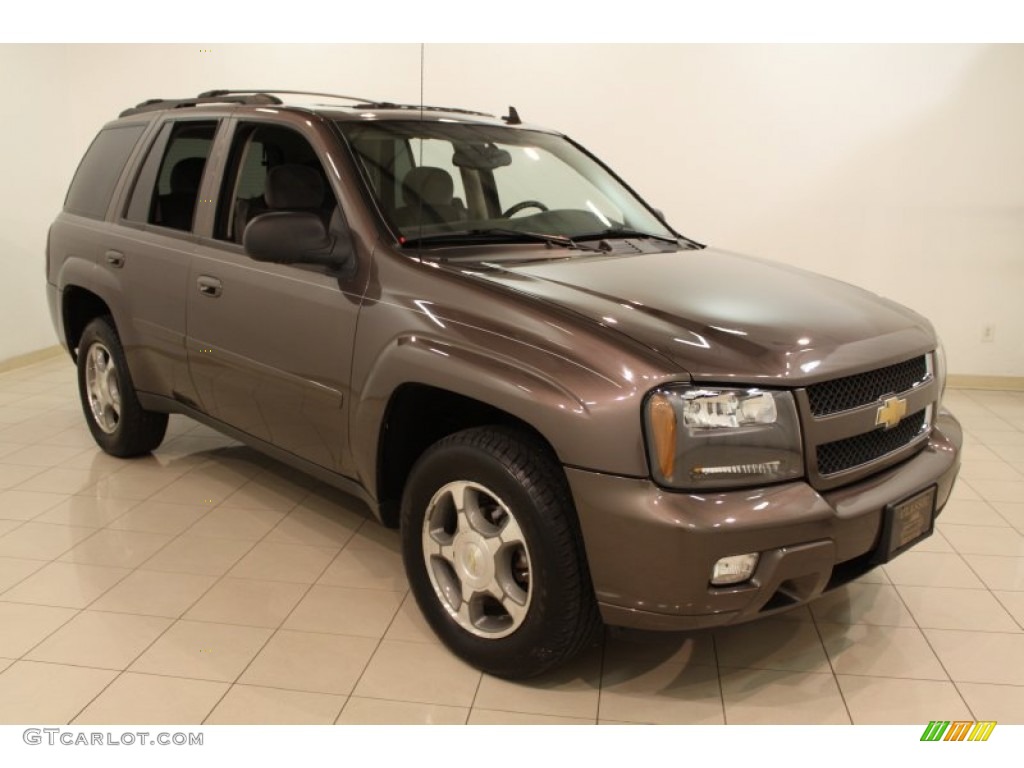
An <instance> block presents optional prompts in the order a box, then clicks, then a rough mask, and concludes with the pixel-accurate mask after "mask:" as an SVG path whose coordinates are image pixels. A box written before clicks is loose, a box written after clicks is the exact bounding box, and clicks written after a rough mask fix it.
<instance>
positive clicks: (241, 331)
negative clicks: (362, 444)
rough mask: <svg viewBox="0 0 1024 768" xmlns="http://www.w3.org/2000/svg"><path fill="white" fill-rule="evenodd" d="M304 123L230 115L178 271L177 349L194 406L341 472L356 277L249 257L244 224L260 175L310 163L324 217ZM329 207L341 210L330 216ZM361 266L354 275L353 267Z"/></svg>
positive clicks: (316, 155) (326, 182)
mask: <svg viewBox="0 0 1024 768" xmlns="http://www.w3.org/2000/svg"><path fill="white" fill-rule="evenodd" d="M304 123H305V121H298V120H296V121H295V122H294V123H293V124H284V123H283V122H276V121H272V120H268V121H265V122H264V121H256V120H237V121H233V125H232V127H231V131H230V136H229V137H228V136H227V135H226V137H225V153H224V159H225V161H224V171H223V174H222V178H221V182H220V184H219V187H218V195H217V204H216V209H215V211H211V212H210V216H209V218H210V220H209V222H208V227H209V229H208V230H207V231H206V232H205V233H204V234H205V235H206V236H205V237H203V238H202V240H201V241H200V243H199V245H198V248H197V250H196V256H195V258H194V260H193V262H192V269H191V272H190V274H189V277H188V301H187V306H188V356H189V363H190V369H191V372H192V376H193V380H194V381H195V383H196V387H197V389H198V393H199V399H200V402H201V405H202V408H203V410H205V411H206V412H207V413H209V414H210V415H211V416H213V417H214V418H216V419H218V420H220V421H222V422H225V423H226V424H229V425H230V426H232V427H235V428H236V429H239V430H241V431H243V432H245V433H247V434H249V435H252V436H254V437H257V438H259V439H261V440H264V441H266V442H268V443H271V444H273V445H274V446H276V447H278V448H282V449H284V450H286V451H288V452H290V453H292V454H294V455H296V456H299V457H301V458H303V459H306V460H307V461H311V462H313V463H315V464H317V465H320V466H322V467H326V468H328V469H331V470H333V471H335V472H342V473H343V474H349V472H346V469H347V467H346V466H345V457H346V455H347V449H346V446H347V440H348V435H347V422H348V393H349V379H350V372H351V359H352V343H353V339H354V336H355V329H356V318H357V315H358V311H359V302H360V297H361V289H360V284H361V283H362V284H365V273H364V277H363V279H362V280H359V279H352V280H350V281H346V280H342V279H340V278H339V277H338V276H337V275H335V274H332V273H331V272H330V270H328V269H326V268H323V267H315V266H305V265H292V266H289V265H280V264H268V263H265V262H256V261H254V260H253V259H251V258H250V257H249V256H248V255H247V254H246V253H245V250H244V248H243V247H242V244H241V243H242V234H243V232H244V229H245V224H246V223H247V222H248V221H249V220H251V219H252V218H253V217H255V216H258V215H260V214H261V213H266V212H267V211H269V210H270V206H269V203H268V200H267V198H266V196H265V194H264V193H265V192H266V180H267V175H268V173H269V172H270V170H271V169H272V168H274V167H275V166H279V165H290V166H297V165H301V166H307V167H308V168H312V169H315V170H316V172H317V174H319V176H320V177H321V181H322V183H323V195H322V198H320V199H319V200H318V202H317V203H316V204H315V206H312V207H313V208H314V210H315V211H316V212H318V213H319V214H320V215H321V216H322V217H323V218H324V219H325V221H329V220H330V218H331V216H332V215H333V214H334V212H335V211H336V209H337V204H336V193H335V191H334V189H333V187H332V181H331V179H330V177H329V176H328V174H327V173H326V171H325V167H330V168H332V169H333V167H334V166H333V164H328V165H326V166H325V164H324V162H323V157H321V153H320V152H317V151H315V150H314V148H313V147H314V143H315V142H314V135H313V134H311V133H309V132H306V131H304V130H303V124H304ZM338 215H340V213H339V214H338ZM360 272H364V271H363V270H360Z"/></svg>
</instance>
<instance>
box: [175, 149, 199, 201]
mask: <svg viewBox="0 0 1024 768" xmlns="http://www.w3.org/2000/svg"><path fill="white" fill-rule="evenodd" d="M205 165H206V158H205V157H186V158H185V159H184V160H179V161H178V162H177V163H175V164H174V167H173V168H171V192H175V193H178V194H188V195H194V194H195V193H196V192H198V191H199V182H200V181H202V178H203V167H204V166H205Z"/></svg>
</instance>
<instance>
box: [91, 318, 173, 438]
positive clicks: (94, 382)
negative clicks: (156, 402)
mask: <svg viewBox="0 0 1024 768" xmlns="http://www.w3.org/2000/svg"><path fill="white" fill-rule="evenodd" d="M78 393H79V396H80V397H81V399H82V410H83V411H84V412H85V421H86V423H87V424H88V425H89V431H90V432H92V436H93V439H95V440H96V443H97V445H99V447H100V448H102V449H103V450H104V451H105V452H107V453H109V454H110V455H111V456H118V457H120V458H130V457H132V456H140V455H142V454H145V453H149V452H150V451H152V450H154V449H155V448H156V447H157V446H158V445H160V443H161V442H163V439H164V435H165V434H166V432H167V414H166V413H155V412H153V411H147V410H145V409H144V408H143V407H142V406H141V405H140V404H139V399H138V397H137V396H136V394H135V388H134V386H133V385H132V378H131V374H130V373H129V371H128V362H127V360H126V359H125V356H124V349H123V347H122V346H121V340H120V338H118V335H117V331H116V330H114V325H113V322H112V321H111V319H110V318H109V317H98V318H96V319H95V320H93V321H92V322H90V323H89V324H88V325H87V326H86V327H85V330H84V331H83V332H82V338H81V339H80V340H79V343H78Z"/></svg>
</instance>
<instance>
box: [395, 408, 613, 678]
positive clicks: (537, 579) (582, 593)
mask: <svg viewBox="0 0 1024 768" xmlns="http://www.w3.org/2000/svg"><path fill="white" fill-rule="evenodd" d="M401 527H402V554H403V559H404V561H405V568H406V573H407V574H408V577H409V582H410V585H411V587H412V591H413V594H414V596H415V598H416V601H417V603H418V604H419V606H420V609H421V610H422V611H423V614H424V615H425V616H426V618H427V621H428V622H429V623H430V625H431V627H432V628H433V629H434V632H435V633H436V634H437V635H438V636H439V637H440V638H441V640H442V641H443V642H444V643H445V644H446V645H447V646H448V647H449V648H450V649H451V650H452V651H453V652H454V653H455V654H456V655H457V656H459V657H460V658H462V659H463V660H465V661H467V662H468V663H470V664H472V665H473V666H475V667H477V668H478V669H481V670H483V671H484V672H487V673H489V674H492V675H496V676H498V677H506V678H528V677H533V676H535V675H539V674H541V673H542V672H545V671H547V670H549V669H551V668H553V667H555V666H558V665H560V664H563V663H565V662H566V661H568V660H569V659H571V658H572V657H573V656H575V655H576V654H577V653H579V652H580V651H581V650H583V649H584V648H585V647H587V646H588V645H589V644H590V643H591V642H592V641H593V639H594V637H595V635H596V632H597V629H598V628H599V627H600V626H601V622H600V617H599V614H598V611H597V604H596V601H595V599H594V590H593V587H592V585H591V582H590V576H589V572H588V570H587V564H586V556H585V554H584V550H583V545H582V541H581V538H580V534H579V531H578V525H577V522H576V515H575V510H574V508H573V505H572V497H571V494H570V492H569V488H568V484H567V483H566V480H565V475H564V474H563V472H562V468H561V466H560V465H559V464H558V462H557V460H556V459H555V457H554V456H552V455H551V452H550V451H549V450H548V449H547V447H546V446H545V445H543V444H541V443H539V442H538V441H536V440H534V439H533V438H531V437H530V436H529V435H527V434H525V433H522V432H519V431H515V430H511V429H507V428H504V427H478V428H473V429H467V430H465V431H462V432H458V433H456V434H453V435H450V436H448V437H446V438H444V439H442V440H440V441H439V442H437V443H435V444H434V445H433V446H432V447H430V448H429V449H428V450H427V451H426V452H425V453H424V454H423V455H422V456H421V457H420V458H419V460H418V461H417V462H416V464H415V465H414V467H413V469H412V471H411V472H410V475H409V479H408V482H407V483H406V487H405V493H404V494H403V498H402V517H401Z"/></svg>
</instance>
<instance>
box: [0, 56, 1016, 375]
mask: <svg viewBox="0 0 1024 768" xmlns="http://www.w3.org/2000/svg"><path fill="white" fill-rule="evenodd" d="M204 47H210V48H212V52H211V53H204V52H200V48H199V46H198V45H197V46H179V45H174V46H171V45H159V46H156V45H154V46H106V45H96V46H66V47H60V46H48V47H35V48H32V47H27V48H26V47H12V46H0V64H3V65H4V66H3V67H2V69H0V73H2V74H0V78H2V79H0V85H3V90H0V93H3V94H4V96H5V98H4V101H3V105H2V106H0V109H4V110H5V112H4V116H5V117H8V116H9V115H11V114H12V113H13V114H15V115H24V114H26V112H27V113H28V114H31V115H32V119H31V120H30V121H28V122H22V123H20V124H19V123H17V122H15V123H14V127H13V130H14V132H15V135H16V136H18V137H20V139H19V141H24V140H26V139H30V138H32V137H40V139H42V140H36V141H33V142H31V143H30V144H29V145H30V146H32V145H35V146H38V148H39V151H38V153H35V154H31V155H30V154H28V153H25V152H24V145H22V147H21V148H20V149H19V150H18V154H17V155H12V156H11V157H8V155H11V154H12V151H11V149H10V146H9V145H8V142H3V144H4V145H6V146H0V169H3V173H2V174H0V202H2V205H0V216H2V217H3V218H2V222H3V228H2V229H0V242H2V243H3V245H4V246H5V248H4V253H3V255H2V256H0V360H3V359H4V358H5V357H9V356H11V355H15V354H18V353H20V352H24V351H29V350H31V349H37V348H39V347H42V346H46V345H47V344H49V343H52V338H53V337H52V333H51V331H50V329H49V325H48V319H47V318H46V314H45V309H44V308H43V305H42V303H41V301H42V290H41V282H40V281H41V271H42V263H41V258H42V256H41V254H42V247H43V238H44V237H45V228H46V225H47V224H48V223H49V221H50V219H52V216H53V214H54V213H55V212H56V211H57V209H58V208H59V207H60V203H61V200H62V199H63V195H64V191H65V189H66V185H67V181H68V180H69V179H70V176H71V174H72V173H73V171H74V166H75V163H76V162H77V160H78V157H79V156H80V154H81V152H82V151H83V150H84V148H85V146H86V145H87V144H88V142H89V141H90V140H91V138H92V136H93V134H94V133H95V131H96V129H97V128H98V127H99V126H100V125H101V124H102V123H103V122H105V121H106V120H109V119H111V118H112V117H113V116H114V115H116V113H117V112H118V111H120V110H121V109H123V108H124V107H126V106H128V105H130V104H134V103H135V102H138V101H141V100H143V99H145V98H150V97H153V96H165V97H173V96H180V95H190V94H195V93H198V92H199V91H201V90H206V89H209V88H216V87H253V86H270V87H274V86H276V87H283V88H287V87H291V88H297V89H307V90H319V89H323V90H329V91H341V92H351V93H356V94H359V95H367V96H373V97H377V98H382V99H395V100H402V101H409V102H415V101H417V100H418V98H419V88H420V71H419V54H420V52H419V47H418V46H415V45H388V46H352V45H344V46H314V45H300V46H289V45H273V46H217V45H214V46H204ZM8 81H11V82H10V83H8ZM1022 82H1024V46H937V45H929V46H850V45H847V46H766V45H760V46H703V45H686V46H676V45H671V46H669V45H628V46H614V45H558V46H554V45H553V46H544V45H428V46H427V48H426V69H425V100H426V101H427V103H435V104H445V105H451V106H465V107H469V108H477V109H482V110H484V111H491V112H495V113H499V114H503V113H504V111H505V109H506V108H507V105H508V104H510V103H511V104H515V105H516V107H517V108H518V109H519V112H520V114H521V115H522V116H523V118H524V120H526V121H528V122H529V121H533V122H536V123H539V124H542V125H548V126H551V127H556V128H559V129H561V130H564V131H565V132H567V133H569V134H570V135H571V136H573V137H574V138H576V139H577V140H579V141H581V142H582V143H583V144H585V145H586V146H588V147H589V148H590V149H592V150H594V151H595V152H597V154H598V155H600V156H601V157H602V158H603V159H605V160H606V161H607V162H608V163H609V164H611V165H612V167H614V168H615V169H616V170H617V171H619V172H620V173H621V174H622V175H623V176H624V177H625V178H626V179H627V180H628V181H629V182H630V183H631V184H632V185H633V186H634V187H635V188H636V189H637V190H638V191H640V192H641V193H642V194H643V195H644V196H645V197H647V198H648V199H649V200H650V201H651V202H652V203H653V204H654V205H656V206H658V207H660V208H662V209H663V210H664V211H665V212H666V213H667V215H668V217H669V220H670V221H672V222H673V224H674V225H675V226H676V227H678V228H679V229H680V230H682V231H683V232H685V233H687V234H689V235H691V236H693V237H696V238H697V239H700V240H703V241H705V242H709V243H712V244H714V245H717V246H721V247H726V248H731V249H735V250H740V251H745V252H748V253H753V254H757V255H762V256H768V257H770V258H774V259H778V260H780V261H785V262H788V263H792V264H796V265H798V266H802V267H807V268H810V269H814V270H816V271H819V272H824V273H826V274H830V275H833V276H836V277H839V278H841V279H845V280H850V281H852V282H855V283H858V284H860V285H863V286H865V287H868V288H870V289H872V290H875V291H877V292H879V293H882V294H885V295H887V296H890V297H892V298H895V299H897V300H898V301H901V302H903V303H905V304H908V305H909V306H911V307H913V308H915V309H917V310H918V311H920V312H922V313H924V314H925V315H927V316H928V317H930V318H931V319H932V320H933V322H934V323H935V324H936V326H937V328H938V330H939V332H940V333H941V335H942V336H943V338H944V339H945V342H946V347H947V350H948V352H949V358H950V368H951V370H952V371H953V372H955V373H963V374H977V375H1012V376H1024V322H1022V321H1024V302H1022V300H1021V298H1020V297H1019V296H1018V294H1020V293H1021V290H1022V288H1024V141H1021V139H1020V137H1021V136H1024V89H1022V88H1021V87H1020V84H1021V83H1022ZM12 90H13V91H14V92H15V93H17V94H18V98H17V99H10V98H9V97H8V94H10V93H11V92H12ZM58 93H59V94H62V97H63V103H61V102H59V101H58V99H57V98H55V94H58ZM26 107H27V108H28V109H26ZM4 124H5V129H4V135H5V136H7V135H8V131H9V130H11V128H10V126H11V125H12V118H11V117H8V119H7V120H5V123H4ZM11 168H14V169H15V171H16V172H15V173H11V172H10V169H11ZM26 280H27V282H26ZM33 286H37V288H33ZM987 325H991V326H994V328H995V337H994V340H993V341H992V342H989V343H981V335H982V330H983V328H984V327H985V326H987Z"/></svg>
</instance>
